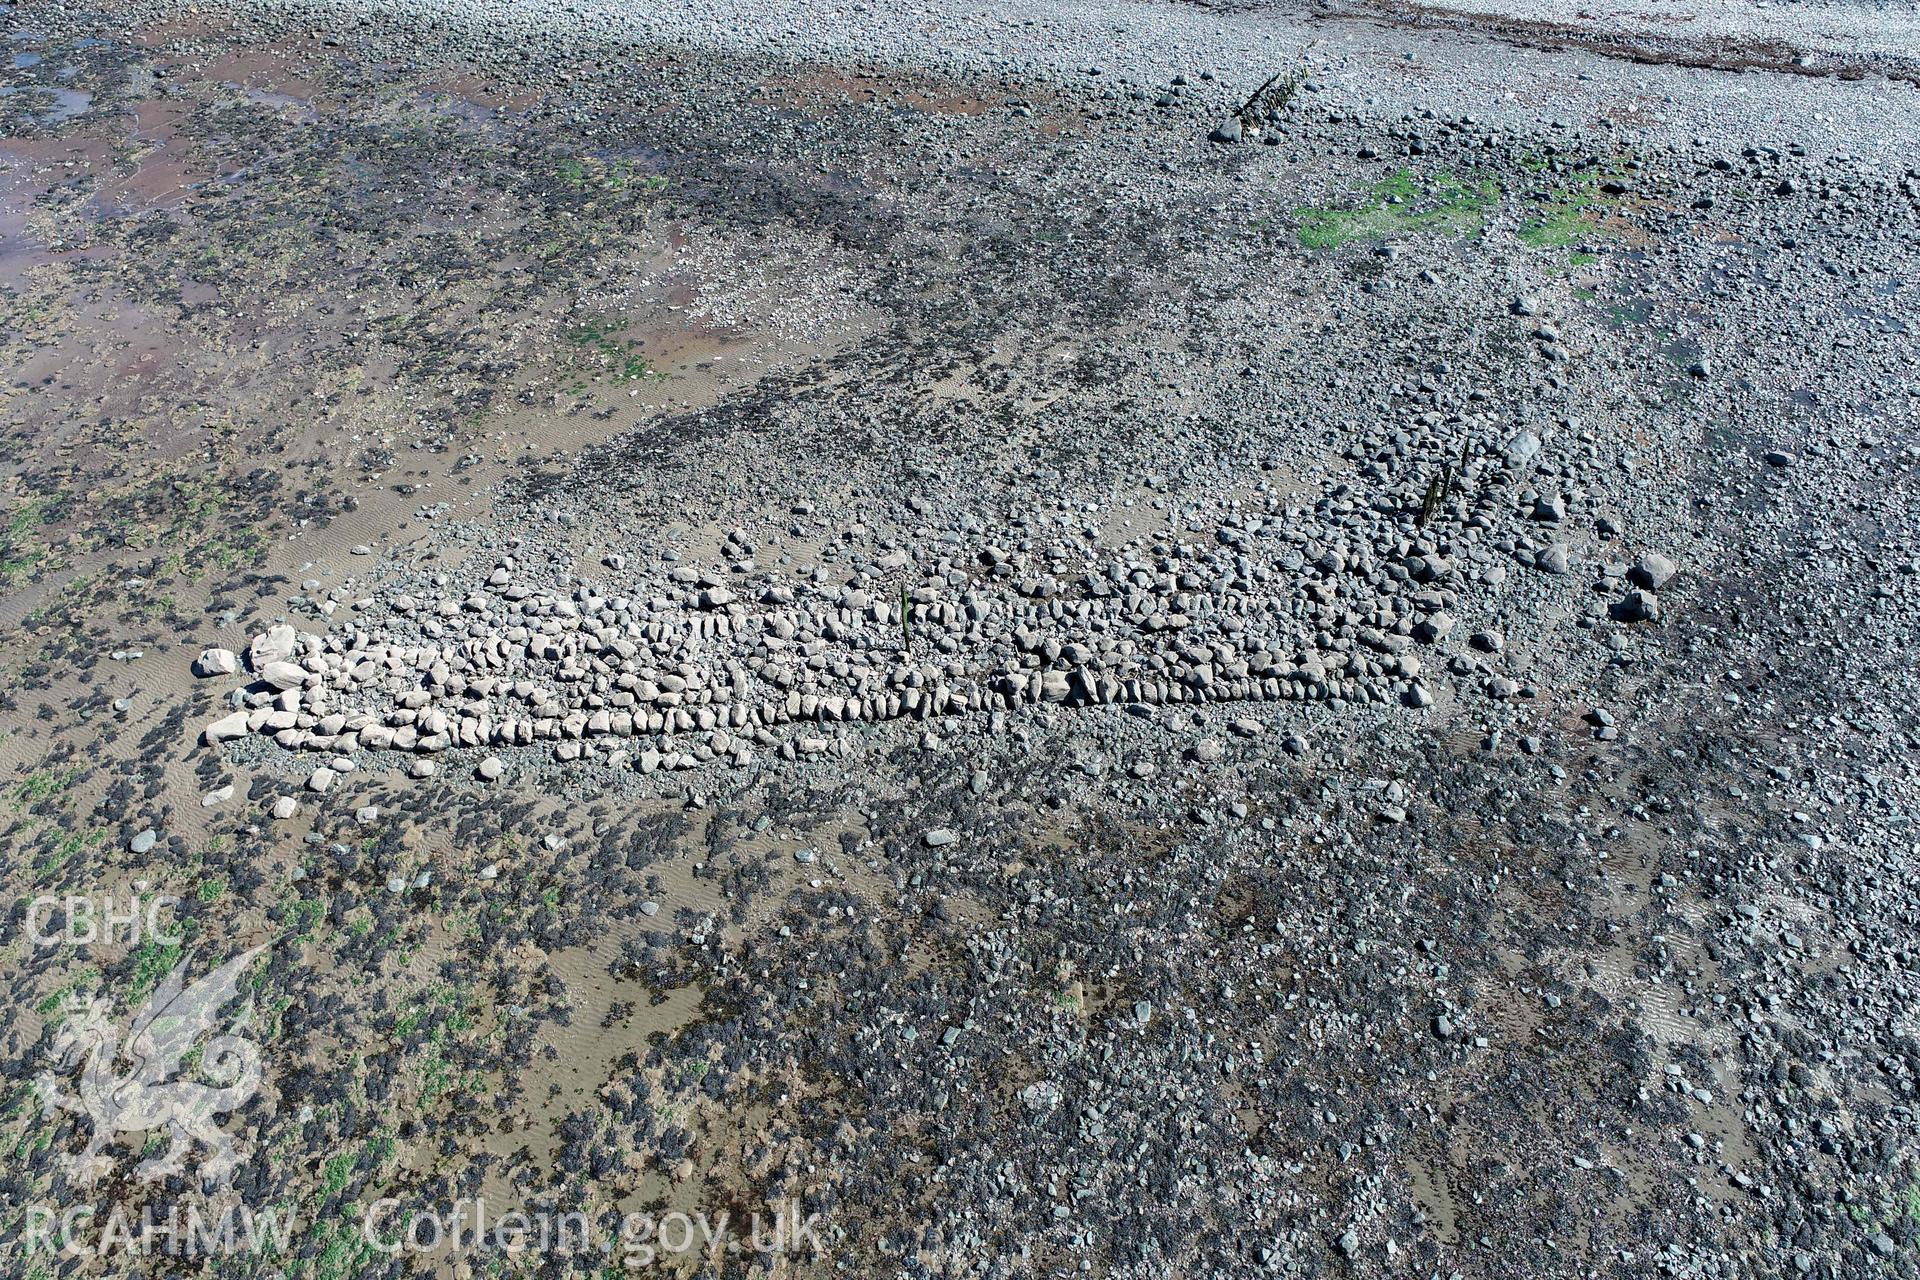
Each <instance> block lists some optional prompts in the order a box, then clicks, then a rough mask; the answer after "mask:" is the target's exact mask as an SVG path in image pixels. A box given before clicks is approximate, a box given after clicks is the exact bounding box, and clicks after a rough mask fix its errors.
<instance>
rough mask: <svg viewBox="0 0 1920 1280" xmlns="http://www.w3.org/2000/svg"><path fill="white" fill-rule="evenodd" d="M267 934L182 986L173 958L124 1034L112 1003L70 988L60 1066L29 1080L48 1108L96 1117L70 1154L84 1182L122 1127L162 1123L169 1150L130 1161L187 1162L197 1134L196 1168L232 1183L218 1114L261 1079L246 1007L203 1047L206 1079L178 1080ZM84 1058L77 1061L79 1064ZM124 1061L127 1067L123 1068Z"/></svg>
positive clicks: (105, 1165) (143, 1128) (228, 1142)
mask: <svg viewBox="0 0 1920 1280" xmlns="http://www.w3.org/2000/svg"><path fill="white" fill-rule="evenodd" d="M270 945H271V944H270V943H263V944H261V945H260V946H258V947H255V948H254V949H253V950H251V951H247V952H244V953H242V954H241V955H238V956H235V957H234V958H233V959H231V960H229V961H227V962H226V963H225V964H223V965H221V966H220V967H219V968H218V969H215V970H214V971H213V972H212V973H209V974H208V975H207V976H206V977H204V978H201V979H200V980H199V981H198V982H195V983H194V984H193V985H192V986H187V985H186V972H187V964H188V960H189V959H190V957H183V958H182V959H181V961H180V963H179V964H177V965H175V966H174V968H173V972H171V973H169V974H168V975H167V977H166V980H165V981H163V982H162V983H161V984H160V985H159V987H158V988H156V989H155V991H154V993H153V994H152V995H151V996H149V997H148V998H147V1002H146V1003H145V1004H143V1005H141V1006H140V1011H139V1012H138V1013H136V1014H134V1016H133V1022H132V1024H131V1025H130V1026H129V1027H128V1028H127V1036H126V1043H125V1044H124V1045H123V1044H122V1043H121V1038H120V1032H119V1030H118V1028H116V1027H115V1026H114V1025H113V1021H112V1019H111V1017H110V1008H111V1002H110V1001H108V1000H106V999H104V998H101V997H94V998H85V997H82V998H78V999H75V998H72V997H69V1002H68V1016H67V1018H66V1020H65V1022H63V1023H62V1025H61V1027H60V1030H59V1033H58V1034H57V1035H56V1036H55V1037H54V1041H53V1046H52V1047H53V1055H54V1060H55V1062H56V1064H57V1070H54V1071H43V1072H41V1073H40V1076H39V1079H38V1080H37V1082H36V1084H37V1086H38V1088H39V1092H40V1097H41V1101H42V1104H43V1106H44V1107H45V1109H46V1112H47V1114H48V1115H57V1114H58V1113H59V1112H61V1111H72V1112H76V1113H78V1114H80V1115H84V1116H86V1117H87V1118H88V1119H89V1120H90V1121H92V1122H93V1136H92V1137H91V1138H90V1139H89V1140H88V1142H87V1145H86V1148H85V1149H84V1150H82V1151H81V1152H79V1153H78V1154H75V1155H71V1156H69V1157H68V1161H69V1165H68V1171H69V1173H70V1174H71V1176H72V1177H73V1178H74V1179H75V1180H76V1181H77V1182H80V1183H82V1184H88V1185H90V1184H91V1183H93V1182H94V1181H95V1180H97V1179H98V1178H99V1177H100V1176H101V1175H102V1174H103V1173H105V1172H107V1171H108V1170H110V1169H111V1168H113V1166H114V1157H112V1156H110V1155H108V1154H107V1147H108V1144H110V1143H111V1142H113V1140H114V1138H115V1137H116V1136H117V1135H119V1134H123V1133H145V1132H149V1131H155V1130H159V1129H165V1130H167V1134H168V1138H169V1142H168V1145H167V1149H166V1150H165V1151H163V1152H161V1153H160V1154H158V1155H156V1156H153V1157H152V1158H150V1159H147V1160H143V1161H142V1162H141V1163H140V1164H139V1166H138V1167H137V1168H136V1169H135V1170H134V1176H135V1177H136V1178H138V1179H139V1180H140V1181H142V1182H151V1181H154V1180H156V1179H159V1178H164V1177H167V1176H168V1175H170V1174H178V1173H183V1172H185V1170H186V1157H187V1156H188V1154H189V1153H190V1152H191V1151H192V1149H193V1147H194V1145H195V1144H196V1143H197V1144H198V1145H200V1146H201V1147H204V1148H206V1150H207V1153H208V1154H207V1156H206V1158H205V1159H204V1160H203V1161H202V1162H201V1169H200V1176H201V1180H202V1182H203V1184H205V1185H206V1186H207V1187H209V1188H225V1187H227V1186H229V1185H231V1183H232V1179H233V1171H234V1169H235V1167H237V1166H238V1165H239V1163H240V1157H239V1154H238V1153H237V1152H236V1151H235V1148H234V1141H233V1139H232V1138H231V1137H229V1136H228V1135H227V1134H226V1133H224V1132H223V1131H222V1130H221V1129H220V1127H219V1125H218V1124H217V1123H216V1120H215V1118H216V1117H217V1116H218V1115H220V1114H221V1113H223V1112H228V1111H232V1110H234V1109H235V1108H237V1107H240V1106H244V1105H245V1104H246V1102H247V1100H248V1099H250V1098H251V1097H253V1095H254V1093H255V1092H257V1091H258V1090H259V1088H260V1048H259V1046H258V1045H256V1044H254V1043H253V1042H252V1041H251V1040H247V1039H244V1038H243V1037H242V1036H241V1035H240V1034H239V1033H240V1031H241V1030H242V1029H243V1028H244V1026H245V1024H246V1022H247V1020H248V1017H249V1015H250V1014H251V1011H252V1006H251V1004H249V1005H248V1006H247V1008H246V1009H245V1010H244V1011H243V1012H242V1013H241V1014H240V1016H239V1017H237V1018H236V1019H235V1020H234V1022H233V1023H232V1024H230V1025H229V1027H228V1029H227V1031H226V1032H224V1033H221V1034H218V1035H214V1036H213V1037H212V1038H211V1039H209V1040H207V1041H206V1042H205V1044H204V1045H203V1046H202V1047H201V1051H200V1057H199V1069H198V1073H197V1074H199V1075H201V1076H204V1077H205V1078H207V1079H208V1080H211V1081H213V1082H214V1083H212V1084H203V1083H201V1082H200V1081H198V1080H195V1079H191V1078H189V1079H184V1080H183V1079H180V1078H179V1077H180V1076H182V1075H183V1074H187V1075H191V1074H193V1073H189V1072H188V1071H187V1070H186V1057H187V1054H188V1053H189V1052H190V1051H192V1049H193V1048H194V1043H195V1041H197V1040H199V1039H200V1037H201V1036H202V1035H203V1034H206V1033H208V1032H211V1031H213V1030H214V1024H215V1022H216V1021H217V1019H218V1016H219V1013H220V1011H221V1010H222V1009H223V1008H225V1007H226V1006H227V1005H228V1004H229V1003H231V1002H232V1000H233V998H234V996H235V995H236V994H237V993H238V991H239V985H240V975H241V974H243V973H245V972H246V969H247V966H248V965H250V964H252V963H253V961H254V958H255V957H256V956H258V955H259V954H260V953H261V952H262V951H265V950H266V949H267V947H268V946H270ZM81 1064H84V1065H81ZM75 1066H80V1084H79V1088H80V1091H79V1092H78V1093H77V1094H69V1093H64V1092H62V1091H61V1087H60V1086H61V1083H62V1082H63V1081H64V1080H66V1079H67V1078H68V1077H69V1076H70V1074H71V1073H72V1071H73V1069H74V1067H75ZM123 1066H124V1069H122V1068H123Z"/></svg>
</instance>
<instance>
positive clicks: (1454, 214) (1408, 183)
mask: <svg viewBox="0 0 1920 1280" xmlns="http://www.w3.org/2000/svg"><path fill="white" fill-rule="evenodd" d="M1499 200H1500V190H1499V188H1498V187H1497V186H1496V185H1495V184H1494V183H1493V182H1492V181H1491V180H1490V179H1483V180H1480V181H1477V182H1476V181H1469V180H1467V179H1462V178H1460V177H1457V176H1456V175H1454V174H1452V173H1449V172H1446V171H1444V170H1443V171H1442V172H1439V173H1436V174H1434V175H1433V176H1432V177H1430V178H1427V179H1425V180H1424V181H1423V180H1421V179H1418V178H1416V177H1415V176H1414V175H1413V174H1412V172H1411V171H1409V170H1406V169H1401V170H1399V171H1398V172H1396V173H1395V174H1394V175H1393V176H1392V177H1390V178H1387V179H1385V180H1384V181H1381V182H1377V183H1375V184H1374V185H1373V186H1372V187H1370V188H1368V190H1367V195H1366V198H1365V199H1364V200H1363V201H1362V202H1361V203H1360V204H1359V205H1358V206H1356V207H1353V208H1345V209H1339V208H1336V209H1323V208H1316V207H1314V206H1311V205H1306V206H1302V207H1300V208H1296V209H1295V210H1294V211H1293V216H1294V219H1295V221H1296V222H1298V223H1299V227H1300V243H1301V244H1303V245H1305V246H1307V247H1308V248H1309V249H1333V248H1337V247H1339V246H1340V245H1343V244H1350V243H1352V242H1354V241H1357V240H1384V239H1387V238H1389V237H1392V236H1398V235H1407V234H1411V233H1413V232H1434V233H1438V234H1442V235H1472V234H1477V233H1478V232H1479V231H1480V229H1481V228H1482V227H1483V226H1484V225H1485V224H1486V219H1487V214H1488V213H1489V212H1491V211H1492V209H1493V208H1494V206H1495V205H1497V204H1498V203H1499Z"/></svg>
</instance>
